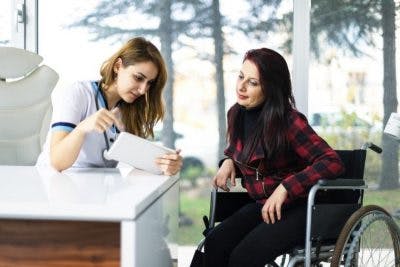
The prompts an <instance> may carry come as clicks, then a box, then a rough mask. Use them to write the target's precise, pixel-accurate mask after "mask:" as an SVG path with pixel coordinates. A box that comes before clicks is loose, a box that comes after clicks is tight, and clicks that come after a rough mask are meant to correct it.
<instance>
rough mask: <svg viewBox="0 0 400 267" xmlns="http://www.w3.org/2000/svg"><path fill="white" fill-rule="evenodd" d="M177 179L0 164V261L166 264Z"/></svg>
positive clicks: (171, 249) (174, 226)
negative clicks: (60, 170)
mask: <svg viewBox="0 0 400 267" xmlns="http://www.w3.org/2000/svg"><path fill="white" fill-rule="evenodd" d="M177 181H178V178H177V177H167V176H158V175H151V174H148V173H145V172H142V171H139V170H129V169H75V170H70V171H66V172H63V173H58V172H55V171H53V170H50V169H39V168H36V167H20V166H18V167H17V166H0V266H58V267H59V266H122V267H128V266H130V267H131V266H136V267H142V266H143V267H152V266H154V267H161V266H171V265H172V263H171V262H172V260H171V255H176V249H177V245H176V244H177V231H178V194H179V187H178V182H177Z"/></svg>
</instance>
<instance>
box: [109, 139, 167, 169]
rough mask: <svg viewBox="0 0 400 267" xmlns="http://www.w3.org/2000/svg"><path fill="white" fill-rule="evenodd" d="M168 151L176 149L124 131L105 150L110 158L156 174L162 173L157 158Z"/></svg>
mask: <svg viewBox="0 0 400 267" xmlns="http://www.w3.org/2000/svg"><path fill="white" fill-rule="evenodd" d="M166 153H175V150H173V149H170V148H166V147H163V146H161V145H158V144H156V143H153V142H151V141H149V140H146V139H144V138H141V137H138V136H136V135H133V134H130V133H126V132H122V133H120V134H119V135H118V138H117V140H115V142H114V143H113V144H112V146H111V147H110V149H109V150H108V151H107V150H106V151H104V157H105V158H106V159H108V160H111V159H113V160H117V161H120V162H123V163H126V164H129V165H131V166H133V167H135V168H137V169H141V170H145V171H148V172H151V173H154V174H161V173H162V172H161V170H160V168H159V167H158V166H157V165H156V164H155V159H156V158H157V157H159V156H162V155H164V154H166Z"/></svg>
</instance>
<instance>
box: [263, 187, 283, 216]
mask: <svg viewBox="0 0 400 267" xmlns="http://www.w3.org/2000/svg"><path fill="white" fill-rule="evenodd" d="M287 196H288V192H287V190H286V188H285V187H284V186H283V185H282V184H280V185H279V186H278V187H277V188H275V190H274V192H273V193H272V195H271V196H270V197H269V198H268V199H267V201H266V202H265V204H264V206H263V207H262V209H261V215H262V218H263V220H264V222H266V223H275V213H276V219H277V220H278V221H279V220H280V219H281V208H282V205H283V202H285V200H286V198H287Z"/></svg>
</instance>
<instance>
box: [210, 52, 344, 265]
mask: <svg viewBox="0 0 400 267" xmlns="http://www.w3.org/2000/svg"><path fill="white" fill-rule="evenodd" d="M236 94H237V103H235V104H234V105H233V106H232V107H231V108H230V110H229V111H228V133H227V138H228V147H227V148H226V150H225V155H226V156H227V158H225V159H223V160H222V161H221V164H220V168H219V170H218V172H217V174H216V175H215V177H214V178H213V180H212V184H213V186H214V187H219V188H221V189H223V190H225V191H229V187H228V184H227V182H228V181H229V180H230V183H231V185H233V186H235V178H236V177H241V178H242V179H241V181H242V186H243V187H245V188H246V189H247V192H248V194H249V195H250V196H251V197H252V198H253V199H254V203H251V204H248V205H246V206H244V207H243V208H241V209H240V210H238V211H237V212H236V213H234V214H233V215H232V216H231V217H229V218H227V219H226V220H224V221H223V222H221V223H220V224H219V225H217V226H216V227H215V228H214V229H213V230H211V231H210V232H209V233H208V235H207V237H206V240H205V243H204V249H205V256H204V264H205V266H218V267H222V266H241V267H243V266H264V265H265V264H266V263H268V262H270V261H273V260H274V259H275V258H276V257H278V256H279V255H281V254H283V253H285V252H286V251H288V250H289V249H291V248H293V247H295V246H297V245H302V244H304V236H305V229H306V212H307V210H306V197H307V193H308V189H309V188H310V187H311V186H312V185H314V184H315V183H316V182H317V181H318V180H319V179H321V178H322V177H323V178H324V179H329V178H334V177H336V176H337V175H339V174H340V173H342V172H343V170H344V167H343V163H342V162H341V160H340V158H339V156H338V155H337V153H336V152H335V151H334V150H333V149H332V148H331V147H330V146H329V145H328V144H327V143H326V142H325V141H324V140H323V139H322V138H321V137H319V136H318V135H317V134H316V133H315V132H314V130H313V129H312V128H311V127H310V125H309V124H308V122H307V119H306V117H305V116H304V115H303V114H301V113H300V112H299V111H297V110H296V108H295V100H294V97H293V93H292V87H291V81H290V74H289V70H288V66H287V63H286V61H285V59H284V58H283V57H282V56H281V55H280V54H278V53H277V52H275V51H273V50H271V49H267V48H261V49H254V50H250V51H248V52H247V53H246V54H245V56H244V60H243V64H242V67H241V70H240V72H239V75H238V78H237V83H236Z"/></svg>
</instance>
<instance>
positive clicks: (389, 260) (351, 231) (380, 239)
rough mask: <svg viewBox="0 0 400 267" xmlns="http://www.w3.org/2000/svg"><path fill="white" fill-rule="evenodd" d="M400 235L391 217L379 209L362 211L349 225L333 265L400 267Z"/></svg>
mask: <svg viewBox="0 0 400 267" xmlns="http://www.w3.org/2000/svg"><path fill="white" fill-rule="evenodd" d="M399 246H400V234H399V233H398V227H397V225H396V224H395V222H394V221H393V219H392V218H391V217H390V215H389V214H388V213H387V212H386V211H384V210H383V209H382V208H379V207H377V206H366V207H363V208H361V209H360V210H359V211H358V212H356V213H355V215H352V217H351V218H350V219H349V221H348V222H347V223H346V225H345V227H344V229H343V230H342V233H341V235H340V236H339V238H338V242H337V244H336V247H335V251H334V255H333V257H332V263H333V264H337V265H338V266H339V264H342V263H343V265H340V266H363V267H364V266H365V267H375V266H382V267H383V266H384V267H390V266H393V267H400V252H399Z"/></svg>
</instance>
